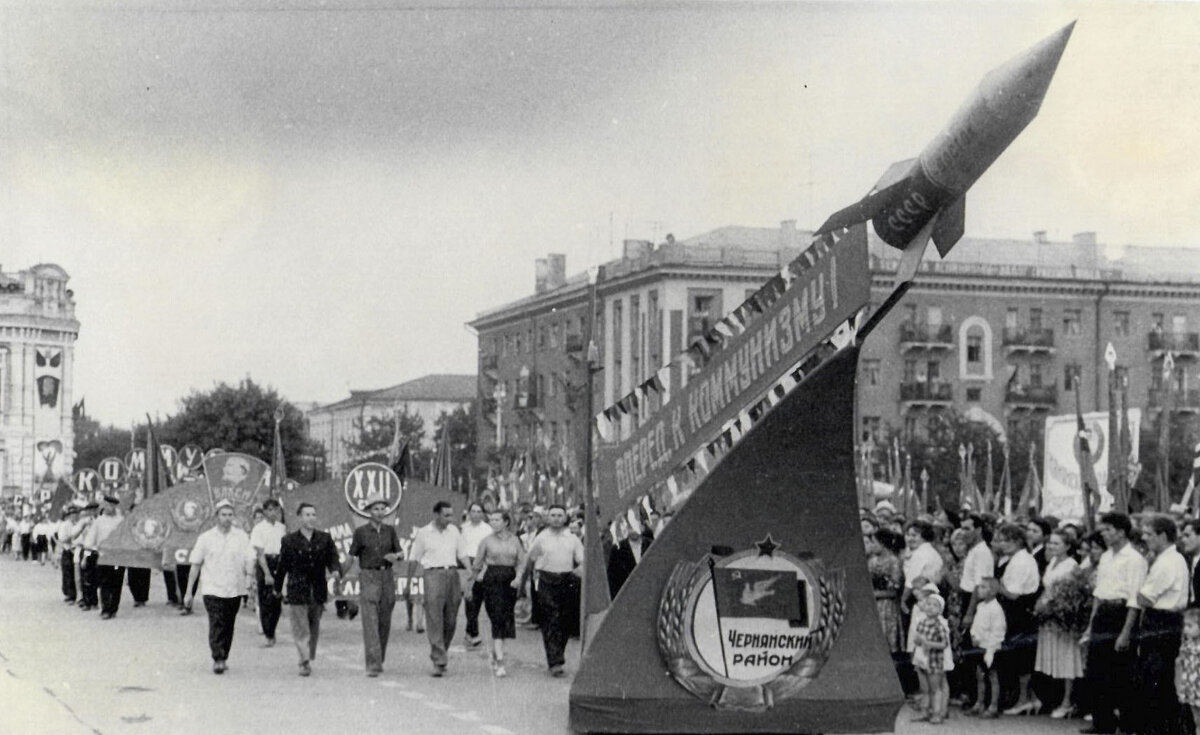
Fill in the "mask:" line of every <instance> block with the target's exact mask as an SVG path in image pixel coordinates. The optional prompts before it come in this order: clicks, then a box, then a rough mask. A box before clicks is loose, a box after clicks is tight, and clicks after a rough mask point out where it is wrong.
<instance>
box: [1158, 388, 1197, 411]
mask: <svg viewBox="0 0 1200 735" xmlns="http://www.w3.org/2000/svg"><path fill="white" fill-rule="evenodd" d="M1174 393H1175V395H1174V397H1173V398H1172V401H1171V402H1172V407H1171V410H1172V411H1174V412H1175V413H1200V390H1197V389H1195V388H1193V389H1191V390H1177V391H1174ZM1166 402H1167V391H1166V390H1164V389H1163V388H1151V389H1150V401H1149V403H1150V408H1152V409H1155V408H1158V409H1161V408H1162V407H1163V405H1164V404H1165V403H1166Z"/></svg>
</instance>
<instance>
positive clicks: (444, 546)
mask: <svg viewBox="0 0 1200 735" xmlns="http://www.w3.org/2000/svg"><path fill="white" fill-rule="evenodd" d="M460 553H461V554H462V555H463V556H467V553H466V547H465V546H464V543H463V536H462V533H461V532H459V530H458V526H455V525H454V524H453V523H451V524H450V525H448V526H446V527H445V528H444V529H442V530H440V531H439V530H438V528H437V524H436V523H433V522H430V523H429V524H428V525H425V526H421V527H420V528H419V529H417V535H416V537H415V538H414V539H413V545H412V560H413V561H415V562H418V563H419V564H420V565H421V568H422V569H436V568H438V567H457V566H458V557H459V554H460Z"/></svg>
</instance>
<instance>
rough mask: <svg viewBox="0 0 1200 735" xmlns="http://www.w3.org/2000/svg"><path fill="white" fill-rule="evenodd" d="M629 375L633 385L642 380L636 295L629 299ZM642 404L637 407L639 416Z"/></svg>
mask: <svg viewBox="0 0 1200 735" xmlns="http://www.w3.org/2000/svg"><path fill="white" fill-rule="evenodd" d="M629 367H630V371H629V375H630V376H631V378H632V380H633V383H632V384H633V385H637V384H638V383H639V382H641V380H642V299H641V297H640V296H638V295H637V294H634V295H633V296H630V297H629ZM641 409H642V404H641V403H638V405H637V409H636V411H637V415H638V416H641Z"/></svg>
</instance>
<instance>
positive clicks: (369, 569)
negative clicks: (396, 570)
mask: <svg viewBox="0 0 1200 735" xmlns="http://www.w3.org/2000/svg"><path fill="white" fill-rule="evenodd" d="M358 568H359V569H362V570H363V571H366V572H382V571H385V570H387V569H391V568H392V565H391V564H387V565H384V566H381V567H364V566H362V565H361V564H360V565H359V567H358Z"/></svg>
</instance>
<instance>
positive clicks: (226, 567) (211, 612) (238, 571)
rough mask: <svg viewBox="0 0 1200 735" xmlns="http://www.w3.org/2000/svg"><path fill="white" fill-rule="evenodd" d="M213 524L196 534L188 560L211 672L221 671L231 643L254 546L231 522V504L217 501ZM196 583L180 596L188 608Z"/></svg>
mask: <svg viewBox="0 0 1200 735" xmlns="http://www.w3.org/2000/svg"><path fill="white" fill-rule="evenodd" d="M214 508H215V510H216V512H217V525H215V526H213V527H212V528H210V529H208V530H207V531H205V532H204V533H202V534H200V537H199V538H197V539H196V545H195V546H193V547H192V553H191V556H190V558H189V559H188V561H189V562H190V563H191V565H192V568H193V569H194V570H195V577H197V578H199V587H200V594H201V596H202V598H203V599H204V609H205V610H206V611H207V612H208V646H209V648H210V649H211V651H212V659H213V673H214V674H223V673H225V668H226V665H225V661H226V659H228V658H229V648H230V646H231V645H233V626H234V623H236V622H237V614H238V610H239V609H240V608H241V606H242V595H244V594H246V578H247V577H248V576H249V575H250V574H251V573H252V572H253V571H254V563H255V556H254V549H253V548H252V547H251V546H250V537H249V536H247V535H246V532H245V531H243V530H242V529H240V528H237V527H235V526H234V525H233V503H231V502H229V501H228V500H220V501H217V504H216V506H215V507H214ZM195 588H196V586H195V585H193V587H192V588H191V589H189V590H188V593H187V596H186V597H184V600H183V604H184V606H185V607H188V608H191V606H192V598H193V596H194V593H195Z"/></svg>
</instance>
